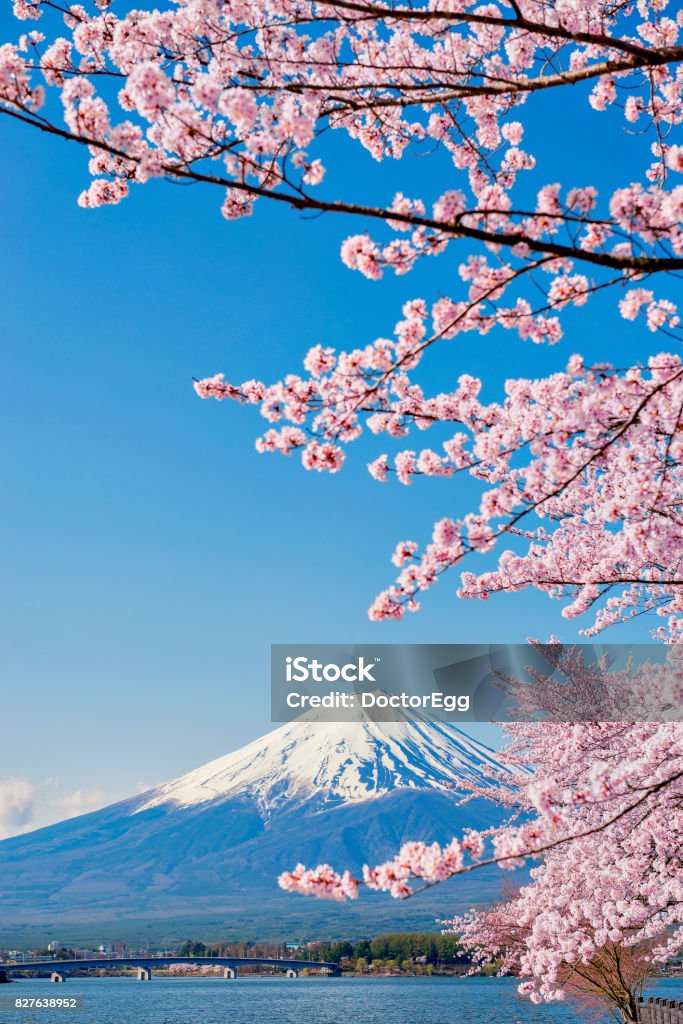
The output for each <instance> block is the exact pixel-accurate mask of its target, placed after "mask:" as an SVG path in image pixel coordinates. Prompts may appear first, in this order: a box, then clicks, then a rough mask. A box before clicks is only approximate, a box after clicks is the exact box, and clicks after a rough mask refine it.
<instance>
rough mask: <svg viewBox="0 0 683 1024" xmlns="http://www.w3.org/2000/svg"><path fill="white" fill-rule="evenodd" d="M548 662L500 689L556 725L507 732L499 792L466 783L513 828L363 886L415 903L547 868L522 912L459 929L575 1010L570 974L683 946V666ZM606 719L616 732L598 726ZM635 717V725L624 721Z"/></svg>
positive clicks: (401, 860) (395, 865)
mask: <svg viewBox="0 0 683 1024" xmlns="http://www.w3.org/2000/svg"><path fill="white" fill-rule="evenodd" d="M537 649H538V650H539V651H540V652H541V653H542V654H543V657H544V658H545V659H546V661H547V668H546V670H545V671H544V670H542V669H539V668H538V667H536V668H534V667H530V668H529V670H528V672H529V676H530V679H526V680H511V679H502V680H501V681H502V682H503V683H504V685H505V686H506V687H508V688H509V689H510V691H511V692H512V693H514V695H515V698H516V699H517V702H518V708H519V712H520V714H527V715H528V714H529V713H530V711H532V710H533V711H535V712H537V713H538V715H542V716H549V717H548V718H544V720H542V721H539V720H538V717H536V719H535V720H533V721H524V722H522V721H519V722H514V723H512V724H508V725H506V726H505V727H504V728H505V729H506V731H507V732H508V735H509V743H508V746H507V747H506V748H505V749H504V750H503V751H502V754H501V760H502V763H503V764H505V765H506V766H507V768H508V770H509V772H510V773H511V774H510V775H509V776H508V779H507V780H505V779H504V778H501V784H500V787H498V788H496V787H495V786H494V787H491V786H486V787H482V786H480V785H477V784H470V785H469V786H467V785H465V784H463V789H469V790H470V791H471V793H470V795H472V794H474V795H476V796H480V797H485V798H488V799H495V800H497V801H498V802H499V803H500V804H501V805H502V806H503V807H505V808H506V809H507V810H508V811H509V812H510V814H511V817H510V818H509V819H508V821H507V822H506V823H505V824H503V825H501V826H499V827H498V828H494V829H491V830H489V831H488V832H486V833H478V832H472V831H470V832H466V833H465V834H464V836H463V837H462V838H461V839H454V840H453V841H452V842H451V843H450V844H448V845H446V846H444V847H440V846H438V845H437V844H431V845H430V844H427V843H424V842H409V843H406V844H404V846H403V847H402V848H401V850H400V851H399V853H398V854H397V855H396V857H394V858H392V859H391V860H389V861H387V862H386V863H385V864H381V865H378V866H377V867H374V868H369V867H367V866H366V867H365V869H364V872H363V879H364V882H365V884H366V886H368V887H369V888H373V889H381V890H384V891H388V892H389V893H390V894H391V895H393V896H395V897H399V898H405V897H407V896H410V895H411V894H412V893H413V892H415V891H416V890H415V882H416V881H417V882H418V883H420V887H424V886H425V885H427V886H429V885H434V884H436V883H438V882H440V881H443V880H444V879H446V878H450V877H452V876H455V875H460V874H463V873H465V872H468V871H471V870H475V869H478V868H481V867H484V866H485V865H488V864H492V863H497V864H498V865H499V866H500V867H505V868H514V867H517V866H519V865H521V864H524V863H525V862H526V859H527V858H528V857H530V856H531V857H534V858H536V866H534V867H533V868H532V870H531V881H530V882H529V883H528V884H526V885H523V886H522V887H521V889H520V890H519V892H518V893H516V894H515V895H514V897H513V898H512V899H511V900H510V901H507V902H505V903H504V904H502V905H500V906H498V907H494V908H493V909H488V910H482V911H472V912H471V913H470V914H468V915H465V916H464V917H461V918H458V919H454V920H452V921H450V922H447V923H448V925H449V927H450V929H451V930H453V931H455V932H456V933H457V934H459V935H460V936H461V937H462V939H463V942H464V944H465V945H466V946H467V947H468V948H470V949H471V950H472V951H473V953H475V962H483V961H486V960H489V961H490V960H493V959H500V960H501V961H502V971H503V972H506V971H510V970H513V971H514V972H515V973H517V974H519V976H520V978H521V983H520V992H521V993H522V994H524V995H526V996H529V997H530V998H532V999H533V1000H535V1001H541V1000H552V999H561V998H563V997H564V994H565V982H566V978H567V968H574V969H576V968H577V965H579V966H580V965H581V964H589V963H591V962H592V961H594V959H595V957H596V956H597V955H598V954H599V953H600V951H601V950H603V949H604V948H605V947H606V946H608V945H609V944H612V945H614V944H620V945H622V946H624V947H636V946H639V945H641V944H643V943H647V944H649V945H648V948H649V950H650V959H653V958H654V959H659V960H664V959H666V958H667V957H670V956H672V955H674V954H675V953H676V952H677V951H678V950H680V949H681V947H683V859H682V858H683V727H682V726H681V723H680V721H678V720H676V719H677V718H678V715H677V714H676V713H675V711H674V713H672V709H677V708H680V707H681V706H682V701H683V658H682V656H681V654H680V653H679V652H678V651H677V649H676V648H669V649H667V655H666V658H665V659H664V660H663V661H662V662H658V663H649V662H645V663H640V664H635V663H629V664H628V665H626V666H625V667H621V668H616V667H614V666H610V664H609V663H608V661H607V659H602V660H600V661H597V662H589V661H587V660H586V659H585V658H584V656H583V654H582V652H581V651H580V650H577V649H571V648H564V647H562V646H560V645H556V646H555V649H554V650H553V647H552V646H550V647H549V646H542V647H541V646H538V648H537ZM596 701H598V704H597V705H596ZM596 707H599V709H600V712H601V714H603V715H604V716H606V717H607V719H608V720H605V721H602V722H598V721H592V720H590V717H589V716H591V715H594V714H595V711H596ZM568 708H571V709H572V713H571V716H570V715H568V714H567V709H568ZM625 713H626V714H629V715H631V716H632V719H633V720H632V721H631V722H629V721H628V720H625V719H624V718H619V716H620V715H624V714H625ZM643 714H649V715H652V716H653V719H654V720H653V721H644V720H642V718H640V719H639V718H638V716H642V715H643ZM558 716H564V717H565V718H566V719H567V720H566V721H558ZM670 719H673V720H670ZM512 783H514V785H512ZM317 873H320V876H321V878H320V881H317V880H316V874H317ZM283 877H284V879H285V880H286V882H285V883H284V884H285V887H286V888H288V889H290V890H294V891H298V892H304V893H308V894H313V895H317V896H322V897H325V896H329V895H333V896H335V898H338V896H339V893H340V892H341V890H342V888H343V885H344V881H343V880H344V879H345V878H346V877H347V876H340V875H337V874H336V873H334V872H333V871H332V869H331V868H329V867H327V866H325V867H324V868H319V869H316V870H315V871H313V872H310V871H308V872H307V871H306V869H304V868H303V867H301V866H299V868H297V872H296V873H295V874H294V875H288V876H283ZM281 884H283V880H281ZM356 894H357V887H356V886H354V889H353V895H354V897H355V895H356ZM512 922H516V929H515V933H516V936H517V940H516V941H514V942H513V941H512V930H511V923H512Z"/></svg>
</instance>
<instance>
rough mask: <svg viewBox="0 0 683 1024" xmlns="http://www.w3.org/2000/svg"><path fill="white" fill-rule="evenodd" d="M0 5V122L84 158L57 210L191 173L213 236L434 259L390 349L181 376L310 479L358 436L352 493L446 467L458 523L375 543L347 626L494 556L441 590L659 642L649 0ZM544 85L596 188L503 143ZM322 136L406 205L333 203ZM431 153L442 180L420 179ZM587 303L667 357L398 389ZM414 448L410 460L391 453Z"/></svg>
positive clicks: (663, 492)
mask: <svg viewBox="0 0 683 1024" xmlns="http://www.w3.org/2000/svg"><path fill="white" fill-rule="evenodd" d="M14 11H15V14H16V16H17V18H19V19H21V20H23V21H24V22H25V23H26V32H25V33H24V35H22V36H21V38H20V39H19V41H18V43H17V44H13V43H7V44H5V45H4V46H1V47H0V113H2V114H4V115H5V116H7V117H11V118H15V119H18V120H20V121H23V122H26V123H27V124H29V125H32V126H33V127H34V128H36V129H38V130H41V131H43V132H46V133H48V134H50V135H53V136H59V137H61V138H62V139H67V140H73V141H75V142H77V143H79V144H81V145H83V146H84V147H86V148H87V149H88V151H89V154H90V163H89V167H90V172H91V174H92V176H93V180H92V182H91V184H90V185H89V187H88V188H87V189H86V190H85V191H84V192H83V193H82V195H81V196H80V199H79V202H80V203H81V205H83V206H85V207H95V206H99V205H102V204H105V203H118V202H120V201H121V200H122V199H123V198H125V196H126V195H127V194H128V192H129V190H130V189H131V188H132V187H133V186H135V185H137V184H142V183H145V182H148V181H149V180H150V179H152V178H162V177H163V178H169V179H171V180H175V181H185V182H198V183H204V184H205V185H207V186H208V185H213V186H215V187H217V188H218V189H219V190H220V191H221V195H222V207H221V209H222V212H223V214H224V216H225V217H226V218H228V219H233V218H236V217H244V216H247V215H249V214H250V213H251V212H252V209H253V206H254V203H255V201H256V200H257V199H267V200H269V201H272V202H278V203H281V204H287V205H289V206H290V207H292V208H293V209H294V210H312V211H320V212H327V213H329V214H334V215H344V214H346V215H351V214H352V215H354V216H356V217H362V218H364V219H365V222H366V224H367V229H368V233H366V234H354V235H352V236H351V237H349V238H347V239H346V240H345V241H344V243H343V245H342V248H341V258H342V260H343V262H344V263H345V264H346V266H347V267H349V268H351V269H352V270H355V271H358V272H359V273H361V274H363V275H365V276H366V277H367V278H370V279H373V280H375V279H379V278H381V277H382V275H383V273H385V272H386V271H388V270H393V271H394V272H395V273H397V274H405V273H407V272H408V271H410V270H411V268H412V267H413V266H415V264H416V263H418V261H422V260H423V259H426V258H427V257H430V256H431V257H435V256H438V255H442V257H443V258H447V257H448V254H450V255H451V257H453V258H455V259H456V260H457V262H458V271H459V276H460V279H461V284H460V285H459V286H458V289H457V291H456V292H455V293H454V294H452V295H443V294H441V297H439V298H435V297H434V296H432V297H429V298H428V299H422V298H412V299H408V300H407V301H406V303H405V305H404V307H403V315H402V319H400V321H399V322H398V324H397V326H396V329H395V332H394V334H393V335H392V336H391V337H389V338H379V339H376V340H374V341H370V342H367V341H366V340H359V341H358V342H354V343H353V344H352V345H350V346H349V347H348V349H346V350H345V351H341V352H335V351H332V350H331V349H330V348H328V347H325V346H321V345H317V346H315V347H313V348H312V349H311V350H310V351H309V353H308V355H307V356H306V358H305V360H304V369H305V372H304V374H303V375H301V374H297V373H292V374H290V375H288V376H287V377H286V378H285V379H284V380H282V381H280V382H276V383H269V384H264V383H261V382H260V381H256V380H252V381H249V382H246V383H244V384H236V383H228V382H226V380H225V379H224V377H223V376H222V375H221V374H218V375H216V376H213V377H209V378H206V379H204V380H201V381H198V382H197V384H196V388H197V391H198V392H199V394H200V395H202V396H203V397H215V398H232V399H236V400H237V401H240V402H247V403H252V404H254V405H258V406H259V407H260V410H261V412H262V414H263V415H264V416H265V418H266V419H267V420H268V421H269V422H270V423H272V424H274V425H273V426H272V427H270V428H269V429H268V430H267V431H266V432H265V434H264V435H263V437H262V438H261V439H260V440H259V442H258V447H259V449H260V450H261V451H277V452H282V453H284V454H291V453H292V452H294V451H298V452H299V453H300V454H301V458H302V461H303V464H304V466H305V467H306V468H308V469H315V470H320V471H328V472H336V471H337V470H339V469H340V468H341V466H342V464H343V462H344V458H345V452H346V448H347V446H348V445H349V444H350V443H351V442H353V441H355V440H356V439H357V438H358V437H359V436H360V435H361V433H363V432H366V431H369V432H370V433H371V434H375V435H377V436H378V437H380V438H384V439H385V440H383V441H382V447H381V448H380V449H379V450H378V452H377V457H376V458H374V459H373V460H372V462H371V464H370V467H369V468H370V472H371V473H372V475H373V476H374V477H375V478H376V479H377V480H379V481H386V480H388V478H389V477H390V476H392V477H394V476H395V477H396V479H397V480H398V481H399V482H400V483H401V484H410V483H411V482H412V481H413V480H415V479H416V477H418V476H420V475H429V476H442V477H445V478H451V477H454V476H456V475H457V474H458V473H466V474H469V475H470V476H472V477H474V479H475V480H477V481H478V482H479V483H480V484H481V500H480V503H479V505H478V507H474V508H472V509H470V510H469V511H465V512H464V513H463V514H462V515H459V516H454V517H449V518H444V519H443V520H441V521H439V522H438V523H437V524H436V526H435V527H434V531H433V536H432V540H431V542H430V543H428V544H426V545H424V546H422V547H418V545H417V543H415V542H414V541H406V542H403V543H400V544H399V545H398V547H397V549H396V553H395V555H394V561H395V563H396V565H397V567H398V569H399V570H400V571H399V574H398V578H397V580H396V582H395V583H394V584H392V585H391V586H389V587H388V589H387V590H385V591H384V592H383V593H382V594H380V595H379V597H378V598H377V599H376V600H375V602H374V603H373V604H372V607H371V609H370V615H371V617H372V618H373V619H384V618H398V617H400V616H402V615H403V614H404V612H405V611H406V610H415V609H416V608H417V607H418V597H419V595H420V593H421V592H423V591H425V590H427V589H428V588H429V587H430V586H432V585H433V583H434V582H435V581H436V580H437V579H438V577H439V576H440V575H441V574H442V573H443V572H444V571H445V570H446V569H449V568H452V567H456V566H461V565H462V563H463V561H464V560H465V559H466V558H468V557H469V556H470V555H471V554H473V553H476V552H487V551H492V550H493V549H494V548H497V547H500V545H501V544H502V542H503V541H509V543H510V545H511V546H510V547H509V548H508V549H503V550H502V551H501V552H500V554H499V558H498V566H497V568H496V569H494V570H492V571H486V572H480V573H479V574H476V572H473V571H471V570H470V569H469V568H467V571H465V572H464V573H463V575H462V578H461V584H460V589H459V593H460V595H461V596H463V597H480V598H481V597H484V598H485V597H488V596H489V595H490V594H493V593H497V592H501V591H516V590H519V589H521V588H524V587H528V586H532V587H536V588H538V589H540V590H542V591H545V592H546V593H548V594H549V595H550V596H551V597H555V598H565V599H566V604H565V608H564V614H565V615H566V616H576V615H579V614H581V613H585V612H587V611H588V610H589V609H593V611H594V615H593V620H592V624H591V625H590V626H589V627H588V630H587V632H588V633H589V634H590V633H592V632H595V631H598V630H600V629H602V628H604V627H605V626H607V625H609V624H611V623H613V622H616V621H620V620H624V619H628V618H630V617H632V616H634V615H639V614H641V613H643V612H654V613H656V614H658V615H659V616H661V617H662V622H661V624H660V625H659V627H658V628H656V629H655V633H656V635H657V636H659V637H661V638H662V639H667V640H673V641H676V640H678V639H680V638H681V631H682V629H683V627H682V626H681V623H682V622H683V603H682V602H683V597H682V596H681V584H682V583H683V576H682V575H681V557H682V556H683V541H682V538H683V530H682V529H681V527H682V525H683V520H682V518H681V433H680V428H681V411H682V409H683V389H682V388H683V385H682V384H681V379H682V375H683V365H682V364H681V361H680V354H679V352H678V344H679V334H678V328H679V316H678V312H677V308H676V305H675V302H674V301H673V299H672V293H673V288H674V287H675V283H676V280H677V279H676V275H677V273H679V272H680V271H681V270H682V269H683V234H682V233H681V227H680V223H681V219H682V217H681V213H682V211H683V184H682V183H681V178H680V174H681V172H683V145H682V144H681V142H680V140H679V141H676V140H677V138H678V135H677V134H676V132H677V129H678V127H679V125H680V122H681V117H682V110H683V106H682V102H681V91H682V89H683V76H682V71H681V63H680V62H681V58H682V57H683V45H682V44H681V42H680V32H681V26H682V25H683V12H681V11H680V10H676V7H675V5H669V3H668V2H667V0H623V2H613V0H499V2H497V3H493V2H492V3H476V2H473V0H427V2H425V3H424V4H418V5H413V4H407V3H406V4H401V3H393V2H380V0H337V2H335V3H331V2H330V3H326V2H321V0H230V2H225V3H221V2H217V0H177V2H167V3H164V4H163V5H162V7H161V8H160V9H156V8H155V9H139V8H136V9H134V10H127V9H126V10H120V11H119V10H118V9H117V0H94V3H88V4H87V5H84V4H68V3H66V4H64V5H62V4H61V3H60V2H59V0H15V2H14ZM46 86H47V91H46ZM569 90H571V91H572V92H571V95H572V97H573V100H572V102H574V103H575V104H576V105H577V106H578V107H579V109H580V108H581V107H582V106H583V105H584V104H589V105H590V107H592V108H593V109H594V110H595V111H605V112H606V113H605V114H604V117H605V120H606V127H609V128H610V129H611V130H613V129H615V123H616V122H617V121H618V120H620V119H622V120H623V126H619V127H618V129H617V130H622V127H623V128H624V129H626V130H627V131H628V132H629V133H630V139H631V146H632V160H631V161H630V162H629V165H628V167H623V166H615V167H614V168H612V169H611V176H612V179H613V181H612V185H611V186H610V188H609V189H608V190H607V191H604V193H603V194H599V193H598V189H597V188H596V185H595V184H594V182H591V181H588V182H575V181H563V182H556V181H552V180H550V181H549V180H548V179H547V177H545V176H544V171H543V155H544V154H543V152H536V153H533V152H531V151H529V149H528V148H526V147H525V120H526V114H527V111H531V110H532V109H533V105H534V103H535V102H536V96H537V94H543V93H548V94H549V95H555V96H558V95H560V94H564V93H567V92H568V91H569ZM53 94H55V97H56V95H57V94H58V95H59V99H60V100H61V104H62V107H63V115H60V114H59V113H58V109H57V108H58V103H57V102H56V98H53ZM62 116H63V121H62ZM329 131H336V132H337V133H342V134H343V135H345V136H346V138H347V139H348V140H349V142H348V145H349V146H354V145H356V146H361V147H363V149H365V150H366V151H367V152H368V153H370V154H371V155H372V157H374V158H375V159H376V160H378V161H381V160H397V159H399V158H401V157H402V156H403V155H405V154H407V153H412V152H417V153H419V154H420V155H422V156H423V157H424V159H423V162H422V164H421V167H423V168H424V174H423V180H422V183H421V184H420V186H419V194H417V195H408V194H404V193H398V194H396V195H395V196H393V197H389V196H388V197H387V201H386V203H385V204H384V205H378V206H368V205H366V204H363V203H362V202H361V200H360V197H359V196H358V195H354V191H353V190H354V177H353V175H345V176H344V181H343V182H342V183H341V184H340V185H338V186H334V190H333V186H331V185H329V182H330V179H333V178H334V175H333V174H332V173H330V174H329V175H328V177H327V178H326V177H325V173H326V167H325V164H324V161H325V159H326V155H325V154H326V152H327V150H326V149H325V143H324V136H325V134H326V133H328V132H329ZM444 155H445V157H446V158H447V160H448V161H449V164H450V167H451V176H452V181H451V182H448V181H447V177H448V175H447V174H444V172H443V170H441V169H440V170H439V171H438V172H437V173H434V174H431V173H430V171H429V168H430V166H431V160H432V159H434V160H440V161H441V163H440V164H439V165H438V166H439V168H442V166H443V157H444ZM585 156H586V159H587V161H588V164H589V165H590V154H585ZM603 176H604V169H603ZM407 181H408V179H407ZM437 181H441V182H442V183H443V184H442V186H441V188H437V187H436V186H435V182H437ZM444 184H447V185H448V187H447V188H446V189H445V190H442V189H443V185H444ZM409 191H410V187H409V184H407V185H406V193H407V192H409ZM610 291H611V292H612V293H614V295H613V299H612V300H611V301H612V302H613V304H614V312H615V320H616V322H618V323H620V325H621V329H623V330H627V329H628V324H627V321H631V320H634V319H636V318H642V319H643V323H644V324H646V325H647V327H648V328H649V329H650V330H651V331H652V332H657V333H659V334H660V335H661V336H662V344H663V340H664V339H666V343H667V345H668V348H669V350H668V351H656V352H655V353H653V354H652V356H651V358H649V359H646V360H644V363H643V365H638V366H631V367H628V366H623V365H621V362H620V361H619V360H618V358H617V359H616V360H613V363H614V365H610V364H609V363H605V364H603V365H600V366H586V365H584V362H583V360H582V359H581V357H580V356H576V355H575V356H572V358H571V359H568V361H567V360H565V365H566V370H564V371H563V372H560V373H556V374H554V375H552V376H550V377H548V378H546V379H541V380H537V379H518V380H511V381H508V382H507V383H506V384H505V385H504V388H503V389H502V393H501V394H500V397H499V400H498V401H489V402H482V401H480V398H479V395H480V389H481V386H482V382H480V381H479V380H477V379H474V378H472V377H470V376H467V375H461V376H460V379H459V381H458V384H457V387H456V388H455V389H453V388H452V387H451V386H450V385H447V386H446V387H445V388H444V390H443V391H442V392H440V393H436V394H430V393H426V392H425V390H424V385H422V384H421V383H420V367H421V365H422V364H423V363H424V360H425V359H426V358H427V357H428V355H429V350H430V349H433V347H434V346H437V345H438V346H439V347H440V346H442V345H444V344H448V343H449V342H451V341H452V339H455V338H459V339H464V340H467V339H476V337H478V336H481V335H486V334H489V332H492V331H497V332H500V333H501V337H502V336H503V334H502V332H507V334H508V335H510V334H512V335H516V336H518V337H519V338H520V339H522V340H524V341H528V342H531V343H535V344H547V345H552V344H555V343H557V342H559V341H560V339H561V338H562V335H563V310H564V309H565V308H566V307H569V306H571V307H584V306H589V305H590V302H591V300H592V298H593V296H594V295H595V293H597V292H606V293H607V294H608V295H609V293H610ZM435 294H436V292H435ZM359 331H362V325H359ZM662 344H660V345H659V346H658V350H661V348H662ZM454 351H457V350H454ZM609 355H610V353H606V356H607V357H609ZM454 362H455V365H456V367H457V356H456V357H454ZM453 376H454V377H456V376H457V371H456V373H455V374H454V375H453ZM489 383H490V382H489ZM494 383H495V382H494ZM426 430H432V436H433V437H434V441H433V443H432V447H421V446H418V443H417V442H416V441H415V442H410V441H406V444H407V445H411V444H412V447H410V446H409V447H405V448H403V449H399V450H396V449H397V445H396V442H397V440H398V441H399V442H400V441H403V439H407V438H409V437H410V436H411V435H413V434H414V433H415V431H426ZM382 448H386V453H383V452H382Z"/></svg>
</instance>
